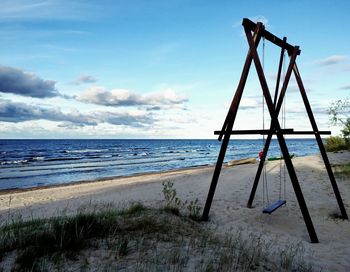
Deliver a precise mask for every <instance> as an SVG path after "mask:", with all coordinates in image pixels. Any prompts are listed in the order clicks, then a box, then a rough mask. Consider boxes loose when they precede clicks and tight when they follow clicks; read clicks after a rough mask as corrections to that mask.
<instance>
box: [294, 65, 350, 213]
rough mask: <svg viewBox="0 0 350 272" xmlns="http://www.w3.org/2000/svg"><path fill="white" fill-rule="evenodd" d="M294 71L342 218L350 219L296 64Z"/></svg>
mask: <svg viewBox="0 0 350 272" xmlns="http://www.w3.org/2000/svg"><path fill="white" fill-rule="evenodd" d="M293 71H294V75H295V78H296V80H297V83H298V86H299V90H300V93H301V96H302V98H303V101H304V105H305V108H306V111H307V114H308V116H309V119H310V122H311V126H312V129H313V131H314V132H315V137H316V141H317V144H318V147H319V149H320V152H321V155H322V158H323V162H324V164H325V166H326V169H327V173H328V176H329V180H330V181H331V184H332V188H333V191H334V194H335V197H336V199H337V202H338V206H339V209H340V212H341V215H342V218H344V219H349V217H348V215H347V213H346V210H345V207H344V203H343V200H342V198H341V195H340V192H339V189H338V185H337V182H336V180H335V177H334V174H333V171H332V167H331V164H330V163H329V160H328V157H327V153H326V149H325V148H324V145H323V142H322V139H321V135H320V133H319V131H318V128H317V124H316V121H315V118H314V115H313V113H312V110H311V106H310V103H309V100H308V98H307V96H306V91H305V88H304V85H303V82H302V80H301V77H300V74H299V71H298V67H297V65H296V64H295V65H294V66H293Z"/></svg>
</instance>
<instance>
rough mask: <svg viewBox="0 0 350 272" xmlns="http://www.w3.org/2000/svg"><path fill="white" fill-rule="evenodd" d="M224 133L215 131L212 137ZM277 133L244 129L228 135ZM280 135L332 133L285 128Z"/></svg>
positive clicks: (274, 131) (328, 132)
mask: <svg viewBox="0 0 350 272" xmlns="http://www.w3.org/2000/svg"><path fill="white" fill-rule="evenodd" d="M225 133H226V131H222V130H215V131H214V135H221V134H225ZM276 133H277V132H276V130H271V129H246V130H231V132H230V134H231V135H240V134H246V135H250V134H258V135H268V134H272V135H275V134H276ZM281 133H282V134H286V135H315V134H317V133H318V134H320V135H331V134H332V132H331V131H317V132H315V131H302V130H300V131H295V130H294V129H292V128H287V129H281Z"/></svg>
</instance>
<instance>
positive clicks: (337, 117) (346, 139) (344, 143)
mask: <svg viewBox="0 0 350 272" xmlns="http://www.w3.org/2000/svg"><path fill="white" fill-rule="evenodd" d="M328 114H329V120H330V122H331V124H332V125H336V126H341V127H342V129H341V133H342V137H339V136H338V137H330V138H328V139H327V141H326V149H327V151H339V150H344V149H347V150H350V116H349V114H350V100H349V98H344V99H339V100H337V101H335V102H333V103H332V104H331V106H330V107H329V109H328Z"/></svg>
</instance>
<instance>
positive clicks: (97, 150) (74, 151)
mask: <svg viewBox="0 0 350 272" xmlns="http://www.w3.org/2000/svg"><path fill="white" fill-rule="evenodd" d="M106 151H109V150H108V149H76V150H64V151H63V153H68V154H69V153H73V154H74V153H90V152H91V153H99V152H106Z"/></svg>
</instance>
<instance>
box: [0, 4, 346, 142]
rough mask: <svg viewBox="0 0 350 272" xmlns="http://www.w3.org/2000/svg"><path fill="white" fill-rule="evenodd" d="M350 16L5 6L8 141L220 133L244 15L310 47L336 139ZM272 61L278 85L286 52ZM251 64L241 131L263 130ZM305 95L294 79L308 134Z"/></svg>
mask: <svg viewBox="0 0 350 272" xmlns="http://www.w3.org/2000/svg"><path fill="white" fill-rule="evenodd" d="M349 10H350V3H349V2H348V1H265V2H264V1H249V2H248V1H190V0H170V1H163V0H154V1H152V0H150V1H136V0H135V1H133V0H128V1H117V0H116V1H103V0H102V1H74V0H70V1H66V0H61V1H58V0H57V1H55V0H32V1H23V0H3V1H1V3H0V35H1V43H0V138H214V135H213V130H218V129H220V128H221V126H222V122H223V121H224V118H225V116H226V113H227V110H228V107H229V104H230V102H231V99H232V97H233V94H234V92H235V89H236V87H237V84H238V81H239V78H240V74H241V71H242V67H243V64H244V60H245V57H246V53H247V50H248V46H247V41H246V38H245V36H244V35H243V28H242V26H241V22H242V19H243V18H244V17H248V18H250V19H251V20H254V21H257V20H260V21H262V22H264V23H265V24H266V27H267V29H268V30H269V31H270V32H272V33H274V34H275V35H277V36H279V37H283V36H287V37H288V42H289V43H291V44H293V45H299V46H300V48H301V55H300V56H299V57H298V58H297V63H298V66H299V70H300V72H301V76H302V78H303V81H304V85H305V87H306V90H307V93H308V96H309V100H310V103H311V106H312V107H313V109H314V114H315V117H316V121H317V123H318V126H319V129H321V130H329V129H330V130H332V132H333V134H337V133H339V128H337V127H332V126H330V125H329V123H328V115H327V108H328V107H329V105H330V103H331V102H332V101H335V100H337V99H342V98H345V97H346V96H348V95H349V93H350V92H349V90H350V77H349V73H350V54H349V49H348V45H349V44H350V41H349V40H350V36H349V35H348V29H347V25H348V18H349V17H348V11H349ZM259 54H260V55H261V56H262V50H261V48H260V49H259ZM264 55H265V58H264V59H265V65H264V66H265V73H266V75H267V79H268V83H269V86H270V89H271V90H273V89H274V84H275V81H274V78H275V74H276V71H277V65H278V57H279V50H278V49H277V48H275V47H274V46H272V45H271V44H268V43H267V42H266V44H265V54H264ZM286 61H287V58H286ZM252 68H253V69H251V72H250V75H249V78H248V82H247V86H246V89H245V92H244V97H243V99H242V104H241V108H240V109H239V111H238V116H237V120H236V123H235V128H237V129H249V128H251V129H253V128H254V129H257V128H262V123H263V122H262V119H263V118H262V103H261V101H262V96H261V89H260V87H259V83H258V81H257V76H256V72H255V68H254V67H253V66H252ZM296 91H297V89H296V84H295V81H294V80H292V81H291V82H290V88H289V89H288V90H287V95H286V117H285V120H286V127H294V128H295V129H309V128H310V125H309V121H308V119H307V116H306V114H305V111H304V109H303V105H302V102H301V98H300V95H299V94H298V93H297V92H296ZM281 121H282V120H281ZM268 122H269V118H268V114H267V113H265V125H266V124H267V123H268Z"/></svg>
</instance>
